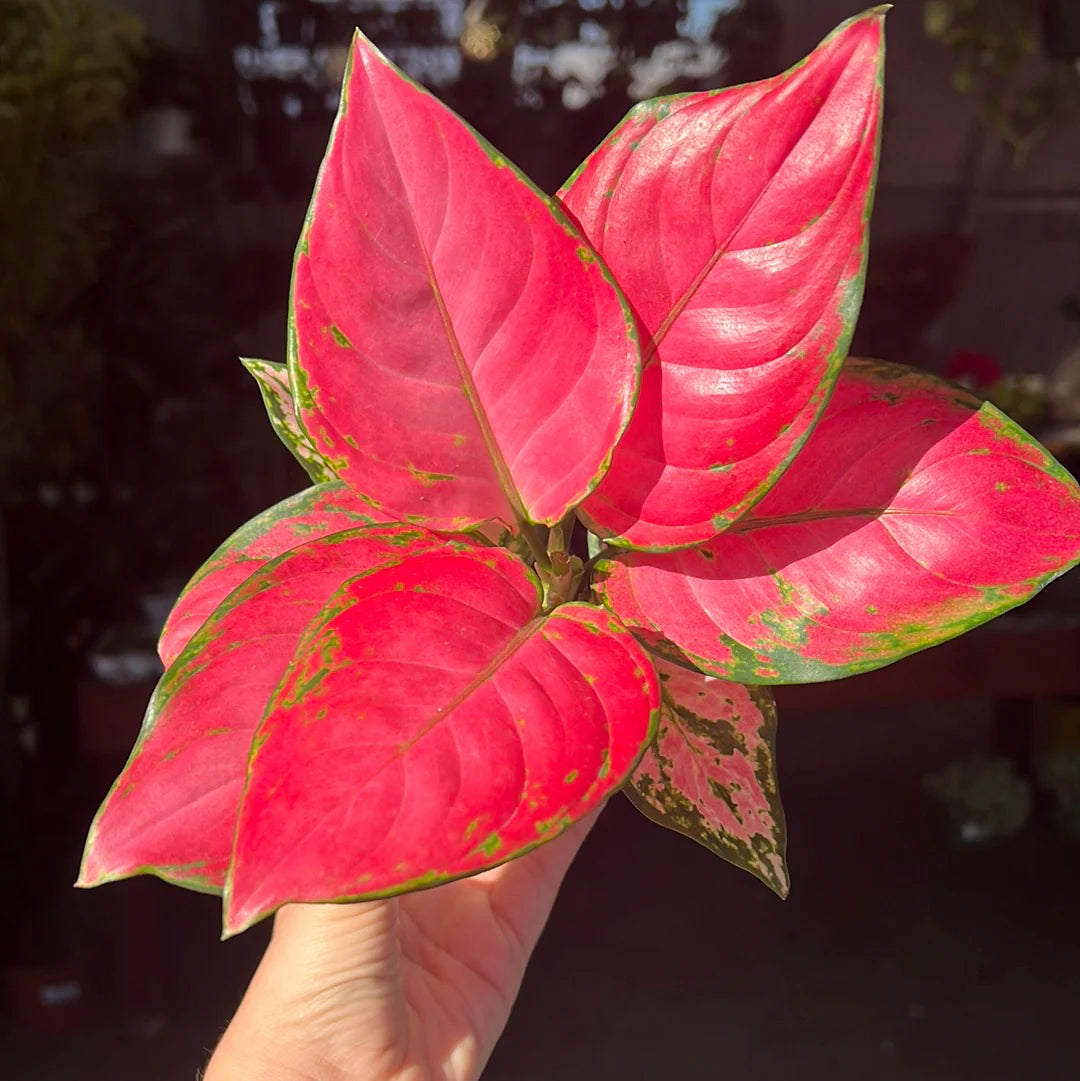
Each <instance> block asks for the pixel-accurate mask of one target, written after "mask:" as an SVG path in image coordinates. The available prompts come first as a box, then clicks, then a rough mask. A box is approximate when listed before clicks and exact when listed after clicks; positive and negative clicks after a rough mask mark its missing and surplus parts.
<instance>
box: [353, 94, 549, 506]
mask: <svg viewBox="0 0 1080 1081" xmlns="http://www.w3.org/2000/svg"><path fill="white" fill-rule="evenodd" d="M374 103H375V107H376V108H378V97H377V95H376V96H375V97H374ZM380 117H381V118H382V121H383V135H384V137H385V139H386V145H387V147H388V148H389V150H390V157H391V159H392V160H393V162H394V169H395V171H396V172H397V174H398V180H399V181H400V182H401V190H402V193H403V194H404V195H405V200H404V202H405V205H406V207H407V208H408V212H409V220H410V221H411V222H412V227H413V232H414V233H415V234H416V242H417V245H418V246H419V248H420V254H421V255H422V256H423V259H424V269H425V271H426V273H427V279H428V285H429V286H430V288H431V294H432V296H433V297H434V299H435V305H436V307H437V308H438V309H439V318H440V319H441V320H442V324H443V330H444V331H445V332H446V340H447V343H448V344H449V346H450V352H451V354H452V355H453V358H454V363H455V364H456V365H457V370H458V376H459V377H460V379H461V382H462V386H463V389H464V391H465V397H466V399H467V400H468V403H469V407H470V408H471V409H472V412H473V416H474V418H475V419H476V424H477V427H479V429H480V435H481V437H482V438H483V440H484V446H485V447H486V448H487V452H488V455H489V457H490V458H491V464H492V466H494V469H495V475H496V478H497V479H498V482H499V487H500V489H502V493H503V495H505V496H506V499H507V502H508V503H509V504H510V508H511V510H512V511H513V512H514V515H515V516H516V517H517V518H518V520H519V522H521V523H522V524H524V523H525V522H527V521H528V516H527V515H526V513H525V504H524V502H523V501H522V498H521V493H520V492H519V491H518V490H517V485H516V484H514V478H513V476H512V475H511V473H510V467H509V466H508V465H507V463H506V459H505V458H504V457H503V453H502V449H501V448H500V447H499V444H498V442H497V441H496V439H495V433H494V432H493V431H492V429H491V422H490V421H489V420H488V416H487V413H485V412H484V408H483V406H482V405H481V403H480V396H479V394H478V393H477V390H476V384H475V382H473V377H472V372H471V371H470V370H469V367H468V365H467V364H466V362H465V354H464V352H463V351H462V348H461V343H460V342H459V341H458V337H457V332H456V331H455V330H454V324H453V321H452V320H451V318H450V312H449V311H448V310H447V307H446V301H445V299H444V298H443V295H442V290H441V289H440V288H439V283H438V281H437V280H436V278H435V268H434V266H433V264H432V262H431V255H430V253H429V252H428V249H427V245H426V244H425V243H424V236H423V233H422V232H421V231H420V223H419V222H418V221H417V220H416V214H415V213H414V211H413V205H412V199H411V192H410V189H409V186H408V185H407V183H406V181H405V174H404V173H403V172H402V169H401V164H400V162H399V161H398V156H397V151H396V150H395V148H394V143H393V140H392V139H391V138H390V136H389V134H388V131H387V125H386V119H385V117H382V114H381V111H380ZM436 129H437V130H438V135H439V139H440V141H441V142H442V144H443V147H444V149H445V146H446V140H445V139H444V138H443V133H442V130H441V129H439V128H438V126H437V125H436ZM446 161H447V163H448V165H449V161H450V157H449V155H448V154H447V155H446Z"/></svg>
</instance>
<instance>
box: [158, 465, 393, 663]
mask: <svg viewBox="0 0 1080 1081" xmlns="http://www.w3.org/2000/svg"><path fill="white" fill-rule="evenodd" d="M386 520H387V519H386V516H385V515H383V514H381V513H380V512H379V511H376V510H374V509H373V508H372V507H370V506H369V505H368V504H367V503H365V502H364V501H363V500H362V499H361V498H360V497H359V496H357V495H356V494H355V493H354V492H353V491H352V490H351V489H349V488H348V487H347V486H346V485H344V484H343V483H341V481H334V482H332V483H329V484H320V485H317V486H316V487H314V488H308V489H306V490H305V491H303V492H299V493H298V494H297V495H293V496H289V498H288V499H284V500H282V501H281V502H280V503H277V504H275V505H274V506H272V507H270V508H269V509H267V510H264V511H263V512H262V513H261V514H259V515H256V517H254V518H252V519H251V521H250V522H246V523H245V524H244V525H242V526H241V527H240V528H239V529H238V530H237V531H236V532H235V533H234V534H233V535H232V536H231V537H229V539H228V540H226V541H225V542H224V544H222V545H221V546H220V547H219V548H218V550H217V551H216V552H214V554H213V555H212V556H211V557H210V558H209V559H208V560H207V561H206V562H205V563H204V564H203V565H202V566H201V567H200V568H199V569H198V570H197V571H196V572H195V574H194V576H193V577H192V579H191V581H190V582H188V584H187V585H186V586H185V587H184V590H183V592H182V593H181V594H180V596H179V598H178V599H177V601H176V604H175V605H174V606H173V610H172V612H171V613H170V614H169V618H168V619H167V620H166V621H165V627H164V628H163V630H162V632H161V638H160V639H159V641H158V655H159V656H160V657H161V660H162V662H163V663H164V664H165V666H166V668H167V667H168V666H169V665H170V664H172V663H173V661H174V660H176V658H177V657H178V656H180V653H181V652H182V651H183V649H184V647H185V646H186V645H187V644H188V642H189V641H190V640H191V636H192V635H193V634H194V633H195V632H196V631H197V630H198V629H199V628H200V627H201V626H202V625H203V623H205V622H206V620H207V618H208V617H209V616H210V613H211V612H213V611H214V609H215V608H217V606H218V605H219V604H220V603H221V602H222V601H223V600H224V599H225V598H226V597H227V596H228V595H229V593H231V592H232V591H233V590H234V589H235V588H236V587H237V586H238V585H240V583H241V582H243V581H245V580H246V579H248V578H250V577H251V575H252V574H254V573H255V571H257V570H258V569H259V568H260V567H261V566H262V565H263V564H264V563H266V562H268V561H269V560H271V559H276V558H277V557H278V556H279V555H281V554H282V552H287V551H288V550H289V549H290V548H295V547H296V546H297V545H298V544H303V543H304V542H305V541H309V540H314V539H315V538H316V537H325V536H326V535H327V534H330V533H339V532H341V530H343V529H349V528H352V527H355V526H360V525H369V524H373V523H377V522H385V521H386ZM344 577H345V576H344V575H343V576H342V578H344Z"/></svg>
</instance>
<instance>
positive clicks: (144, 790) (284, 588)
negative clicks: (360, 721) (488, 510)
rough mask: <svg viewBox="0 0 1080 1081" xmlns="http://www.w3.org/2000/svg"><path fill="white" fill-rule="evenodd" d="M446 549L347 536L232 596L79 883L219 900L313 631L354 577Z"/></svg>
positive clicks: (280, 564) (187, 661)
mask: <svg viewBox="0 0 1080 1081" xmlns="http://www.w3.org/2000/svg"><path fill="white" fill-rule="evenodd" d="M446 543H448V542H447V541H446V540H445V538H441V537H438V536H436V535H435V534H433V533H428V532H426V531H425V530H421V529H416V528H415V527H403V526H386V527H381V526H371V527H368V528H362V529H354V530H349V531H347V532H343V533H337V534H333V535H331V536H326V537H321V538H320V539H318V540H315V541H310V542H308V543H307V544H303V545H301V546H299V547H296V548H292V549H291V550H290V551H288V552H286V553H285V554H284V555H282V556H280V557H279V558H277V559H275V560H272V561H271V562H269V563H267V564H266V565H265V566H262V567H261V568H260V569H259V570H258V571H256V572H255V573H254V574H253V575H252V576H251V577H249V578H248V579H247V580H246V581H245V582H244V583H243V584H242V585H241V586H240V587H239V588H238V589H237V590H236V591H235V592H233V593H231V594H230V595H229V597H228V598H227V599H226V600H225V602H224V603H223V604H221V605H220V607H218V608H217V610H216V611H215V612H214V614H213V616H212V617H211V618H210V619H209V620H208V621H207V622H206V623H205V624H204V625H203V626H202V628H201V629H200V630H199V631H198V633H197V634H195V636H194V637H193V638H192V639H191V641H190V642H189V643H188V645H187V647H186V648H185V650H184V652H183V653H182V654H181V655H180V657H179V658H178V659H177V660H176V662H175V663H174V664H173V665H172V667H170V668H169V669H168V671H166V673H165V675H164V676H162V678H161V681H160V683H159V684H158V686H157V689H156V690H155V692H154V696H153V698H152V699H151V701H150V706H149V708H148V710H147V714H146V720H145V721H144V722H143V730H142V733H141V734H140V736H139V741H138V743H137V744H136V745H135V749H134V751H133V752H132V754H131V758H130V759H129V760H128V763H127V765H126V766H125V767H124V771H123V773H122V774H121V775H120V777H119V778H118V779H117V781H116V783H115V784H114V785H113V788H112V791H111V792H110V793H109V795H108V796H107V797H106V799H105V802H104V804H103V805H102V808H101V810H100V811H99V812H98V815H97V818H96V819H95V820H94V825H93V827H92V829H91V831H90V838H89V840H88V841H87V848H86V855H85V857H84V860H83V869H82V875H81V878H80V885H84V886H92V885H97V884H99V883H101V882H105V881H109V880H112V879H116V878H126V877H128V876H130V875H134V874H140V873H152V874H156V875H158V876H159V877H161V878H164V879H167V880H168V881H170V882H174V883H176V884H177V885H182V886H188V887H190V888H192V889H200V890H206V891H219V890H220V889H221V888H222V885H223V883H224V879H225V869H226V867H227V865H228V861H229V853H230V850H231V847H232V839H233V829H234V824H235V821H236V809H237V806H238V804H239V801H240V796H241V794H242V792H243V786H244V774H245V771H246V769H247V760H248V752H249V748H250V746H251V740H252V736H253V735H254V733H255V729H256V727H257V725H258V723H259V721H260V719H261V718H262V716H263V712H264V710H265V708H266V703H267V701H268V700H269V699H270V696H271V694H272V693H273V691H274V688H275V687H276V686H277V685H278V682H279V681H280V679H281V677H282V675H283V673H284V672H285V669H286V667H287V666H288V664H289V661H290V660H291V659H292V656H293V653H294V652H295V650H296V646H297V642H298V641H299V639H300V636H301V633H302V632H303V630H304V628H305V627H307V625H308V623H310V622H311V620H312V619H313V618H315V617H316V616H317V615H318V614H319V612H320V611H321V610H322V608H323V607H324V605H325V604H326V602H327V601H328V600H329V598H330V597H331V595H332V594H333V593H334V591H335V590H336V589H337V588H338V587H339V586H340V585H341V583H342V582H343V581H345V580H346V579H347V578H349V577H350V576H352V575H355V574H359V573H361V572H364V571H370V570H372V569H374V568H377V567H380V566H385V565H388V564H391V563H395V562H397V561H399V560H401V559H404V558H405V557H406V556H407V555H409V554H411V553H413V552H418V551H423V550H425V549H427V548H431V547H433V546H441V545H443V544H446ZM455 543H459V544H460V543H461V542H455Z"/></svg>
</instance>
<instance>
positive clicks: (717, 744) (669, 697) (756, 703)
mask: <svg viewBox="0 0 1080 1081" xmlns="http://www.w3.org/2000/svg"><path fill="white" fill-rule="evenodd" d="M655 664H656V672H657V675H658V676H659V677H660V689H661V693H662V696H663V711H662V713H661V716H660V727H659V729H658V731H657V733H656V738H655V739H654V740H653V742H652V744H651V745H650V746H649V749H648V750H647V751H646V752H645V755H644V756H643V757H642V759H641V761H640V762H639V763H638V765H637V768H636V769H635V770H634V772H633V773H632V774H631V776H630V783H629V784H628V785H627V786H626V789H625V791H626V794H627V796H629V797H630V800H631V802H632V803H633V804H634V806H635V807H637V808H638V810H640V811H641V812H642V813H643V814H645V815H647V816H648V817H649V818H651V819H653V821H655V822H659V823H660V825H662V826H667V827H668V829H672V830H675V832H676V833H682V834H685V835H686V836H687V837H690V838H692V839H693V840H695V841H697V842H699V843H700V844H703V845H704V846H705V847H706V848H707V849H709V851H710V852H714V853H716V855H718V856H721V857H722V858H723V859H725V860H727V861H728V862H729V863H733V864H735V866H736V867H741V868H743V869H744V870H746V871H749V872H750V873H751V874H752V875H754V876H755V877H757V878H759V879H761V881H762V882H764V883H765V885H767V886H768V887H769V888H770V889H771V890H774V891H775V892H776V893H777V894H779V896H781V897H786V896H787V894H788V888H789V881H788V872H787V867H786V865H785V863H784V847H785V845H786V840H787V837H786V833H785V829H784V811H783V808H782V807H781V806H780V793H779V791H778V789H777V780H776V763H775V761H774V750H773V748H774V745H775V742H776V705H775V703H774V702H773V698H772V693H771V692H770V691H769V690H767V689H766V688H764V687H744V686H743V685H742V684H741V683H728V682H726V681H723V680H718V679H716V678H714V677H713V676H704V675H700V674H699V673H697V672H691V671H689V670H687V669H686V668H681V667H680V666H679V665H676V664H672V663H671V662H670V661H666V660H662V659H659V658H657V659H656V660H655Z"/></svg>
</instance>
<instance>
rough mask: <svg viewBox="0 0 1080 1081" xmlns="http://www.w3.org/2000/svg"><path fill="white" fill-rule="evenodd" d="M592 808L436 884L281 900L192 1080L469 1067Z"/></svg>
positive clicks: (490, 1041) (427, 1077)
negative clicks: (537, 839)
mask: <svg viewBox="0 0 1080 1081" xmlns="http://www.w3.org/2000/svg"><path fill="white" fill-rule="evenodd" d="M598 814H599V812H594V813H593V814H592V815H590V816H589V817H588V818H586V819H584V820H583V821H581V822H579V823H577V825H575V826H573V827H572V828H571V829H569V830H568V831H567V832H566V833H565V834H563V835H562V836H561V837H558V838H556V840H554V841H551V842H550V843H549V844H546V845H543V846H541V847H540V848H538V849H537V850H536V851H535V852H532V853H530V854H529V855H527V856H524V857H522V858H521V859H517V860H512V861H511V862H509V863H505V864H503V865H502V866H500V867H495V868H493V869H492V870H490V871H486V872H484V873H483V874H480V875H476V876H474V877H472V878H464V879H460V880H458V881H456V882H450V883H447V884H446V885H445V886H437V887H435V888H434V889H430V890H423V891H420V892H417V893H410V894H406V895H404V896H402V897H396V898H392V899H390V900H386V901H368V902H365V903H360V904H342V905H335V904H323V905H299V904H295V905H286V906H285V907H284V908H282V909H281V910H280V911H279V912H278V914H277V916H276V917H275V921H274V933H273V936H272V938H271V940H270V945H269V946H268V947H267V950H266V954H265V955H264V957H263V959H262V962H261V963H260V964H259V967H258V969H257V971H256V973H255V976H254V977H253V979H252V981H251V984H250V986H249V987H248V990H247V993H246V994H245V996H244V999H243V1002H242V1003H241V1004H240V1008H239V1010H238V1011H237V1013H236V1016H235V1017H234V1018H233V1020H232V1022H231V1023H230V1025H229V1027H228V1029H227V1030H226V1032H225V1035H224V1036H223V1037H222V1040H221V1043H220V1044H219V1046H218V1048H217V1050H216V1051H215V1052H214V1055H213V1058H212V1059H211V1060H210V1064H209V1066H208V1068H207V1072H206V1076H205V1079H204V1081H475V1079H476V1078H478V1077H479V1076H480V1072H481V1070H482V1069H483V1068H484V1064H485V1063H486V1062H487V1060H488V1057H489V1055H490V1054H491V1051H492V1049H493V1048H494V1046H495V1041H496V1040H497V1039H498V1038H499V1035H500V1034H501V1032H502V1030H503V1027H504V1026H505V1024H506V1021H507V1018H508V1017H509V1015H510V1009H511V1007H512V1006H513V1003H514V999H515V998H516V997H517V993H518V989H519V987H520V985H521V978H522V976H523V975H524V972H525V965H526V963H527V962H528V959H529V956H530V954H531V953H532V950H533V947H534V946H535V945H536V942H537V939H538V938H539V937H540V932H541V931H542V930H543V928H544V924H545V923H546V922H547V918H548V915H549V913H550V912H551V907H552V905H553V904H554V902H555V896H556V894H557V893H558V890H559V886H560V884H561V883H562V879H563V876H564V875H565V873H566V870H567V868H568V867H569V866H570V863H571V861H572V860H573V858H574V856H575V854H576V853H577V850H578V848H579V847H580V846H581V843H582V841H583V840H584V839H585V836H586V834H587V833H588V831H589V830H590V829H591V828H592V825H593V823H594V822H595V820H596V818H597V816H598Z"/></svg>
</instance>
